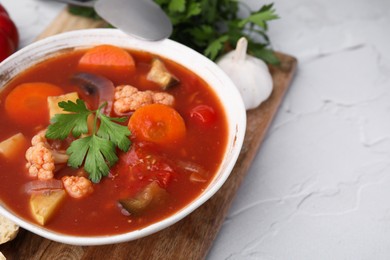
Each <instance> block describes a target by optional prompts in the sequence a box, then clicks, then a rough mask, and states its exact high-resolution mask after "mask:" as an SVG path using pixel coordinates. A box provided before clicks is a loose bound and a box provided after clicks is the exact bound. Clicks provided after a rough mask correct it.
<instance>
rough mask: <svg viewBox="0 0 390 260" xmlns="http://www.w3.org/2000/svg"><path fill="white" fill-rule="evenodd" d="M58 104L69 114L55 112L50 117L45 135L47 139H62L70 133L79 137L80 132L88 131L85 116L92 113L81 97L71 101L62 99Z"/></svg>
mask: <svg viewBox="0 0 390 260" xmlns="http://www.w3.org/2000/svg"><path fill="white" fill-rule="evenodd" d="M58 106H59V107H60V108H62V109H63V110H64V111H66V112H72V113H71V114H56V115H55V116H54V117H53V118H52V119H51V124H50V125H49V127H48V131H47V133H46V137H47V138H49V139H60V140H64V139H65V138H66V137H68V136H69V134H70V133H72V135H73V136H74V137H76V138H77V137H79V136H80V135H81V134H85V133H87V132H88V124H87V118H88V116H89V115H90V114H91V113H92V112H91V111H89V110H88V109H87V107H86V106H85V103H84V101H82V100H81V99H78V100H76V103H74V102H73V101H68V102H66V101H62V102H60V103H58Z"/></svg>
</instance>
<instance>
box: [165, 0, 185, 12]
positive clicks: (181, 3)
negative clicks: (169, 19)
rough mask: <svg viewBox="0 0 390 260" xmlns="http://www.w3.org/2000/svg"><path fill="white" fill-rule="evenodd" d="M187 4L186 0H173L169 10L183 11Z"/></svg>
mask: <svg viewBox="0 0 390 260" xmlns="http://www.w3.org/2000/svg"><path fill="white" fill-rule="evenodd" d="M185 6H186V0H172V1H171V2H170V3H169V7H168V8H169V11H171V12H183V11H184V9H185Z"/></svg>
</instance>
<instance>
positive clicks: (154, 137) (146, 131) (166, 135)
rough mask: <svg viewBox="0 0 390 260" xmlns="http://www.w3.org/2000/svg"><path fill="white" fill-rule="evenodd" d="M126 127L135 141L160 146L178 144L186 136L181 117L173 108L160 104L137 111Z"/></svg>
mask: <svg viewBox="0 0 390 260" xmlns="http://www.w3.org/2000/svg"><path fill="white" fill-rule="evenodd" d="M128 126H129V129H130V131H131V132H132V134H133V135H134V136H135V138H136V139H138V140H140V141H148V142H153V143H156V144H160V145H168V144H171V143H174V142H178V141H180V140H182V139H183V138H184V137H185V135H186V126H185V123H184V119H183V118H182V117H181V115H180V114H179V113H178V112H177V111H176V110H175V109H174V108H172V107H169V106H166V105H162V104H152V105H147V106H144V107H141V108H139V109H137V110H136V111H135V112H134V114H133V115H132V116H131V118H130V120H129V124H128Z"/></svg>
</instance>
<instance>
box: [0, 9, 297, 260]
mask: <svg viewBox="0 0 390 260" xmlns="http://www.w3.org/2000/svg"><path fill="white" fill-rule="evenodd" d="M104 26H106V24H105V23H104V22H102V21H94V20H91V19H88V18H82V17H78V16H73V15H71V14H69V13H68V12H67V11H66V10H64V11H63V12H61V13H60V14H59V16H58V17H57V18H56V19H55V20H54V21H53V23H51V24H50V26H49V27H48V28H47V29H46V30H45V31H44V32H43V33H42V34H41V35H40V36H39V37H38V39H42V38H45V37H47V36H50V35H54V34H57V33H61V32H65V31H70V30H77V29H86V28H97V27H104ZM277 55H278V57H279V58H280V60H281V65H280V66H278V67H270V70H271V73H272V76H273V80H274V90H273V93H272V95H271V97H270V98H269V99H268V100H267V101H266V102H265V103H263V104H262V105H261V106H260V107H258V108H256V109H254V110H251V111H249V112H248V113H247V116H248V120H247V122H248V123H247V130H246V137H245V140H244V145H243V148H242V151H241V153H240V156H239V158H238V161H237V163H236V165H235V167H234V170H233V172H232V173H231V175H230V177H229V179H228V180H227V182H226V183H225V184H224V185H223V186H222V188H221V189H220V190H219V191H218V192H217V193H216V194H215V195H214V196H213V197H212V198H211V199H210V200H209V201H207V202H206V203H205V204H204V205H203V206H201V207H200V208H198V209H197V210H196V211H194V212H193V213H192V214H190V215H189V216H188V217H186V218H184V219H183V220H182V221H180V222H178V223H176V224H175V225H173V226H171V227H169V228H167V229H165V230H163V231H160V232H158V233H156V234H153V235H150V236H148V237H145V238H142V239H139V240H136V241H131V242H127V243H121V244H114V245H106V246H84V247H81V246H72V245H65V244H61V243H57V242H53V241H50V240H47V239H45V238H42V237H40V236H37V235H35V234H32V233H30V232H29V231H26V230H21V231H20V232H19V234H18V236H17V238H16V239H15V240H13V241H12V242H8V243H6V244H3V245H0V251H1V252H3V254H4V255H5V256H6V257H7V259H17V260H19V259H175V260H176V259H204V258H206V256H207V253H208V251H209V249H210V248H211V246H212V243H213V241H214V239H215V238H216V236H217V234H218V231H219V230H220V228H221V225H222V223H223V221H224V219H225V217H226V215H227V213H228V210H229V208H230V206H231V203H232V201H233V199H234V196H235V194H236V192H237V190H238V188H239V186H240V184H241V182H242V180H243V178H244V177H245V175H246V173H247V171H248V169H249V167H250V165H251V163H252V161H253V158H254V157H255V155H256V153H257V151H258V149H259V147H260V144H261V142H262V140H263V139H264V136H265V134H266V131H267V129H268V127H269V125H270V124H271V122H272V119H273V117H274V116H275V114H276V112H277V110H278V107H279V105H280V103H281V101H282V100H283V96H284V94H285V93H286V91H287V89H288V87H289V85H290V83H291V81H292V79H293V75H294V72H295V70H296V66H297V60H296V59H295V58H294V57H291V56H289V55H286V54H282V53H277ZM259 174H261V173H259ZM250 224H251V223H245V225H250Z"/></svg>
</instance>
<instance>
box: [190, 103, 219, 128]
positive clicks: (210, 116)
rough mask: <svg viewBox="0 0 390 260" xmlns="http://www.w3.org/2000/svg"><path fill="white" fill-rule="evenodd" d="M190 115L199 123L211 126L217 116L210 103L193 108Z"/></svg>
mask: <svg viewBox="0 0 390 260" xmlns="http://www.w3.org/2000/svg"><path fill="white" fill-rule="evenodd" d="M190 117H191V118H192V119H193V121H195V122H196V123H197V124H198V125H203V126H211V125H212V124H214V123H215V121H216V119H217V116H216V114H215V111H214V109H213V108H212V107H210V106H208V105H198V106H196V107H194V108H192V109H191V111H190Z"/></svg>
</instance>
